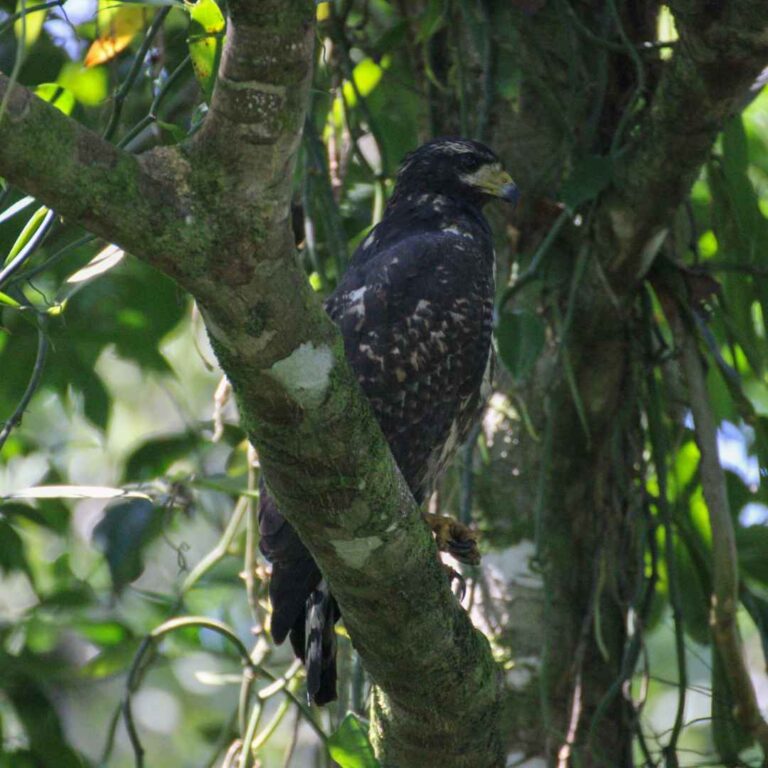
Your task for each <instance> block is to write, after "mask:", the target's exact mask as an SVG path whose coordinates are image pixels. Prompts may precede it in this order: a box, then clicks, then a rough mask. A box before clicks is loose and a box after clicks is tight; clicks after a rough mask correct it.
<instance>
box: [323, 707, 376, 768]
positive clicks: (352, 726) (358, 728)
mask: <svg viewBox="0 0 768 768" xmlns="http://www.w3.org/2000/svg"><path fill="white" fill-rule="evenodd" d="M327 744H328V752H329V753H330V755H331V757H332V758H333V759H334V760H335V761H336V762H337V763H338V764H339V766H340V768H378V766H379V761H378V760H377V759H376V756H375V755H374V754H373V747H372V746H371V742H370V741H369V740H368V728H367V726H365V725H363V723H362V722H361V721H360V718H358V717H357V715H355V714H353V713H352V712H350V713H348V714H347V716H346V717H345V718H344V719H343V720H342V721H341V725H340V726H339V727H338V729H337V730H336V731H335V732H334V733H332V734H331V735H330V736H329V737H328V742H327Z"/></svg>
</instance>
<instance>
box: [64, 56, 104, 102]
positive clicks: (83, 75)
mask: <svg viewBox="0 0 768 768" xmlns="http://www.w3.org/2000/svg"><path fill="white" fill-rule="evenodd" d="M56 81H57V82H58V83H59V85H62V86H64V87H65V88H67V89H68V90H70V91H71V92H72V94H73V95H74V97H75V98H76V99H77V100H78V101H79V102H80V103H81V104H83V105H84V106H86V107H95V106H96V105H97V104H100V103H101V102H102V101H104V99H105V98H106V96H107V87H108V77H107V71H106V69H104V68H103V67H92V68H90V69H84V68H83V67H81V66H80V65H79V64H77V63H76V62H74V61H69V62H67V63H66V64H65V65H64V66H63V67H62V68H61V72H59V76H58V78H56Z"/></svg>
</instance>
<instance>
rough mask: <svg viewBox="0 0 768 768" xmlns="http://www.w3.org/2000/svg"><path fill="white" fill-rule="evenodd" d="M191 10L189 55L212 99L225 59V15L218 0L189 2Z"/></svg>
mask: <svg viewBox="0 0 768 768" xmlns="http://www.w3.org/2000/svg"><path fill="white" fill-rule="evenodd" d="M186 7H187V10H188V11H189V18H190V23H189V37H188V39H187V42H188V43H189V55H190V57H191V58H192V67H193V69H194V70H195V76H196V77H197V81H198V82H199V83H200V87H201V88H202V89H203V94H204V95H205V99H206V101H208V102H210V100H211V96H212V95H213V86H214V83H215V82H216V72H217V71H218V68H219V59H220V58H221V45H222V41H223V39H224V26H225V21H224V16H223V15H222V13H221V11H220V10H219V6H218V5H216V2H215V0H198V1H197V2H196V3H189V2H188V3H186Z"/></svg>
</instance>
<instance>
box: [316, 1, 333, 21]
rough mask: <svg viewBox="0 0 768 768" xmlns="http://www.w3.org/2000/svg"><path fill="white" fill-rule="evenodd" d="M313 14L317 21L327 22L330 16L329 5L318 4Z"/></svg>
mask: <svg viewBox="0 0 768 768" xmlns="http://www.w3.org/2000/svg"><path fill="white" fill-rule="evenodd" d="M315 13H316V15H317V20H318V21H327V20H328V19H329V18H330V16H331V4H330V3H318V4H317V9H316V11H315Z"/></svg>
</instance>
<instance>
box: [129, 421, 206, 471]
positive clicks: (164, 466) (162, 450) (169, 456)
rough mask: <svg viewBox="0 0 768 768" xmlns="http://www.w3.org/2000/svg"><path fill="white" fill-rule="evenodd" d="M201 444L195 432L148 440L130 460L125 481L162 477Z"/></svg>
mask: <svg viewBox="0 0 768 768" xmlns="http://www.w3.org/2000/svg"><path fill="white" fill-rule="evenodd" d="M200 442H201V438H200V436H199V435H196V434H195V433H193V432H188V433H186V434H182V435H171V436H166V437H158V438H155V439H153V440H148V441H147V442H146V443H143V444H142V445H141V446H139V447H138V448H137V449H136V450H135V451H134V452H133V453H132V454H131V455H130V457H129V458H128V461H127V462H126V466H125V476H124V479H125V480H131V481H135V480H151V479H153V478H155V477H161V476H162V475H164V474H165V473H166V472H167V471H168V469H169V468H170V466H171V465H172V464H173V463H174V462H175V461H178V460H179V459H183V458H184V457H185V456H188V455H189V454H190V453H191V452H192V451H193V450H194V449H195V448H196V447H197V446H198V445H199V444H200Z"/></svg>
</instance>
